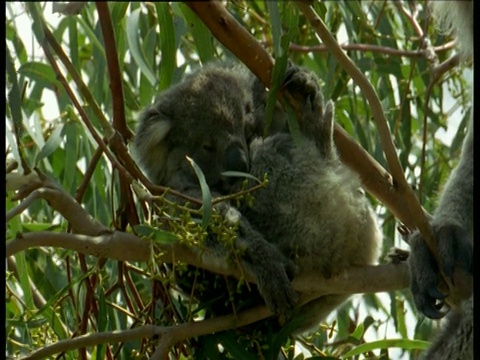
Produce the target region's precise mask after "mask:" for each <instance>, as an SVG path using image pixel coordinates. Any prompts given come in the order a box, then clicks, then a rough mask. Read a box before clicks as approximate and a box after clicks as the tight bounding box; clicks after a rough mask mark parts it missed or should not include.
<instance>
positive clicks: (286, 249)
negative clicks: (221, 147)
mask: <svg viewBox="0 0 480 360" xmlns="http://www.w3.org/2000/svg"><path fill="white" fill-rule="evenodd" d="M283 86H284V87H285V88H286V89H287V90H288V92H289V93H290V94H291V95H292V96H293V97H294V98H295V99H296V100H297V101H299V103H300V104H303V108H302V115H301V119H300V121H299V126H300V130H301V133H302V135H303V138H302V139H301V141H300V144H295V143H294V140H293V138H292V136H291V135H290V134H289V133H286V132H282V131H280V132H278V133H276V134H273V135H271V136H268V137H266V138H265V139H262V138H257V139H255V140H253V141H252V142H251V144H250V171H249V172H250V174H252V175H254V176H256V177H258V178H261V177H262V176H263V174H265V173H267V175H268V184H267V186H266V187H264V188H262V189H260V190H257V191H256V192H255V193H254V194H253V196H254V198H255V200H254V202H253V206H251V207H245V208H242V209H241V213H242V215H243V216H244V217H245V218H247V219H248V221H249V222H250V224H251V225H252V226H253V227H254V228H255V229H256V230H257V231H258V232H259V233H261V234H262V235H263V237H264V238H265V239H266V240H267V241H268V242H271V243H272V244H275V246H276V247H277V248H278V249H279V250H280V251H281V252H282V254H283V255H285V256H286V257H288V258H289V259H290V260H291V261H293V262H294V263H295V264H296V266H297V273H296V275H295V276H296V277H301V276H302V273H305V272H318V273H320V274H322V275H323V276H325V277H331V276H332V275H337V274H340V273H341V272H342V271H344V270H345V269H347V268H349V267H351V266H357V265H359V266H361V265H368V264H374V263H375V262H376V260H377V258H378V255H379V254H378V251H379V244H380V243H381V240H382V234H381V231H380V229H379V227H378V225H377V222H376V219H375V216H374V213H373V211H372V208H371V206H370V204H369V202H368V200H367V199H366V197H365V195H364V192H363V191H362V189H361V187H360V186H361V185H360V180H359V177H358V175H357V174H356V173H354V172H353V171H352V170H350V169H349V168H347V167H346V166H345V165H344V164H343V163H342V162H341V161H340V159H339V157H338V155H337V153H336V149H335V144H334V142H333V126H334V121H333V111H334V108H333V103H332V102H331V101H329V102H327V103H326V104H325V106H324V103H323V98H322V93H321V91H320V88H319V85H318V79H317V78H316V76H315V75H314V74H312V73H311V72H307V71H306V70H303V69H301V68H298V67H290V69H289V70H288V71H287V75H286V78H285V81H284V84H283ZM257 112H258V113H261V111H257ZM277 116H278V115H277ZM277 120H278V119H277ZM259 121H260V120H259ZM347 298H348V296H343V295H326V296H323V297H321V298H319V299H316V300H314V301H312V302H310V303H307V304H305V305H303V306H302V307H301V308H300V309H298V310H297V312H296V316H301V317H303V318H304V320H303V321H300V323H301V325H300V327H299V328H298V329H297V332H302V331H305V330H308V329H309V328H311V327H313V326H317V325H318V323H319V322H320V320H322V319H323V318H325V317H326V316H327V315H328V313H330V312H331V311H332V310H334V309H335V308H336V307H338V306H339V305H340V304H341V303H342V302H343V301H345V300H346V299H347Z"/></svg>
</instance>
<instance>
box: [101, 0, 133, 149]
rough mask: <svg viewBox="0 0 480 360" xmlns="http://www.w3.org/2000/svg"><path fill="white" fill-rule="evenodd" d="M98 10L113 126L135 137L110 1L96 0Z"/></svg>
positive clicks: (123, 134) (127, 138) (122, 132)
mask: <svg viewBox="0 0 480 360" xmlns="http://www.w3.org/2000/svg"><path fill="white" fill-rule="evenodd" d="M95 5H96V6H97V12H98V20H99V22H100V27H101V29H102V35H103V44H104V46H105V55H106V57H107V64H108V66H107V69H108V74H109V79H110V91H111V94H112V104H113V127H114V128H115V129H116V130H117V131H118V132H119V133H120V134H122V136H123V138H124V139H125V141H128V140H130V139H131V138H132V137H133V133H132V132H131V131H130V129H129V128H128V126H127V124H126V122H125V108H124V106H125V105H124V104H125V101H124V96H123V85H122V75H121V72H120V65H119V64H118V56H117V55H118V54H117V45H116V44H117V42H116V40H115V34H114V32H113V27H112V18H111V16H110V10H109V9H108V3H107V2H103V1H97V2H95Z"/></svg>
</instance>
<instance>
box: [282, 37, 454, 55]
mask: <svg viewBox="0 0 480 360" xmlns="http://www.w3.org/2000/svg"><path fill="white" fill-rule="evenodd" d="M454 45H455V42H454V41H450V42H449V43H447V44H444V45H442V46H437V47H433V51H434V52H441V51H446V50H450V49H451V48H453V47H454ZM340 47H341V48H342V49H343V50H344V51H362V52H372V53H380V54H385V55H392V56H404V57H414V58H417V57H425V56H427V55H428V54H430V52H429V51H426V50H400V49H395V48H391V47H386V46H380V45H372V44H343V45H340ZM289 48H290V50H293V51H297V52H306V53H307V52H328V51H329V48H328V47H327V46H326V45H324V44H320V45H312V46H305V45H298V44H290V45H289Z"/></svg>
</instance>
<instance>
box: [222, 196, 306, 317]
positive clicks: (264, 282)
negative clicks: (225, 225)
mask: <svg viewBox="0 0 480 360" xmlns="http://www.w3.org/2000/svg"><path fill="white" fill-rule="evenodd" d="M217 209H219V210H220V212H221V213H222V214H223V216H224V217H225V218H226V219H227V221H229V222H231V223H237V224H238V235H237V239H236V243H235V246H236V248H237V249H238V250H240V253H241V260H242V265H243V266H244V267H245V268H246V269H247V271H249V272H250V273H251V274H252V275H253V276H254V277H255V280H256V283H257V287H258V290H259V292H260V294H261V295H262V297H263V299H264V300H265V303H266V305H267V306H268V308H269V309H270V310H271V311H272V312H273V313H274V314H276V315H278V316H279V320H280V322H281V323H283V322H284V321H285V320H287V319H289V318H290V317H291V315H292V313H293V309H294V307H295V303H296V301H297V293H296V292H295V290H294V289H293V286H292V284H291V282H290V278H292V277H293V275H294V273H295V271H296V266H295V264H294V263H293V262H292V261H291V260H290V259H288V258H287V257H286V256H284V255H283V254H282V253H281V251H280V250H279V249H278V248H277V247H276V246H275V245H274V244H271V243H269V242H268V241H266V240H265V239H264V237H263V236H262V235H261V234H260V233H259V232H258V231H256V230H255V229H253V227H252V226H251V225H250V223H249V222H248V220H247V219H246V218H245V217H243V216H242V214H241V213H240V212H239V211H238V210H237V209H235V208H234V207H232V206H230V205H229V204H227V203H221V204H219V205H217Z"/></svg>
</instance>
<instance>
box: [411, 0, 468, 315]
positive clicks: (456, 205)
mask: <svg viewBox="0 0 480 360" xmlns="http://www.w3.org/2000/svg"><path fill="white" fill-rule="evenodd" d="M432 7H433V10H434V14H435V15H436V19H437V20H438V21H439V22H440V23H442V25H443V27H444V29H447V30H449V29H454V30H456V32H457V38H458V40H459V43H460V49H461V52H462V55H466V56H473V1H434V2H432ZM473 141H474V140H473V110H472V115H471V117H470V120H469V128H468V132H467V136H466V138H465V140H464V143H463V148H462V154H461V157H460V161H459V163H458V165H457V167H456V168H455V169H454V171H453V172H452V174H451V176H450V177H449V179H448V181H447V183H446V184H445V188H444V190H443V193H442V195H441V197H440V201H439V204H438V207H437V209H436V211H435V212H434V215H433V220H432V222H431V225H432V229H433V233H434V237H435V241H436V245H437V248H438V256H439V258H440V260H441V263H442V271H443V273H444V274H445V276H447V277H449V278H450V279H452V276H453V273H454V270H455V269H460V270H463V271H464V272H466V276H470V275H472V271H473V269H472V266H473V262H472V252H473V172H474V169H473V168H474V164H473ZM409 243H410V246H411V253H410V256H409V265H410V273H411V290H412V294H413V297H414V300H415V304H416V306H417V308H418V309H419V310H420V311H422V312H423V313H424V314H425V315H426V316H428V317H431V318H441V317H442V316H443V315H444V312H441V311H440V310H441V305H442V303H443V300H444V298H445V297H446V296H447V295H448V294H444V293H442V292H441V291H439V289H438V285H439V284H440V282H441V279H440V275H439V268H438V265H437V263H436V262H435V260H434V259H433V257H432V255H431V253H430V251H429V250H428V249H427V247H426V245H425V243H424V241H423V239H422V237H421V236H420V234H419V233H418V231H417V232H414V233H413V234H412V235H411V236H410V237H409Z"/></svg>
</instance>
